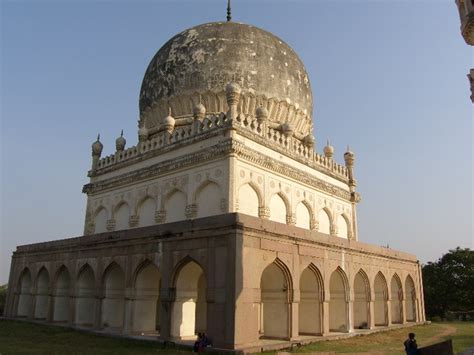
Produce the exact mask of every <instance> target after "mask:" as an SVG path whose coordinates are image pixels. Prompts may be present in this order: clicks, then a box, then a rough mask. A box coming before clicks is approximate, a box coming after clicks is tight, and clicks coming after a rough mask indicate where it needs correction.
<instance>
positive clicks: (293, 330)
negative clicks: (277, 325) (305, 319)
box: [288, 301, 299, 340]
mask: <svg viewBox="0 0 474 355" xmlns="http://www.w3.org/2000/svg"><path fill="white" fill-rule="evenodd" d="M298 311H299V302H294V301H293V302H291V303H289V312H288V315H289V317H290V319H289V323H290V340H293V339H295V338H297V337H298V336H299V319H298V315H299V313H298Z"/></svg>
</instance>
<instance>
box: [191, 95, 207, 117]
mask: <svg viewBox="0 0 474 355" xmlns="http://www.w3.org/2000/svg"><path fill="white" fill-rule="evenodd" d="M199 101H201V100H199ZM193 116H194V119H195V120H200V121H202V120H203V119H204V117H206V107H204V105H203V104H202V103H201V102H199V103H198V104H197V105H195V106H194V107H193Z"/></svg>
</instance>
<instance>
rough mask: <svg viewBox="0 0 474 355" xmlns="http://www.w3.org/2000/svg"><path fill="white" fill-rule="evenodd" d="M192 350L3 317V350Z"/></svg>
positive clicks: (0, 323)
mask: <svg viewBox="0 0 474 355" xmlns="http://www.w3.org/2000/svg"><path fill="white" fill-rule="evenodd" d="M33 353H34V354H65V355H73V354H189V353H190V351H189V350H187V351H186V350H177V349H172V348H167V349H163V346H162V345H161V344H156V343H150V342H143V341H137V340H128V339H116V338H110V337H104V336H97V335H93V334H89V333H83V332H78V331H74V330H72V329H67V328H62V327H54V326H47V325H42V324H31V323H26V322H17V321H10V320H0V354H1V355H7V354H33Z"/></svg>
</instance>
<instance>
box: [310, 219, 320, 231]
mask: <svg viewBox="0 0 474 355" xmlns="http://www.w3.org/2000/svg"><path fill="white" fill-rule="evenodd" d="M309 229H311V230H314V231H318V230H319V222H318V221H317V220H315V219H314V218H312V219H311V220H310V221H309Z"/></svg>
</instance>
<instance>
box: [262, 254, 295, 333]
mask: <svg viewBox="0 0 474 355" xmlns="http://www.w3.org/2000/svg"><path fill="white" fill-rule="evenodd" d="M282 264H283V263H282V262H281V261H279V260H276V261H274V262H273V263H271V264H270V265H268V266H267V267H266V268H265V270H263V272H262V277H261V279H260V292H261V303H260V319H261V321H260V333H261V335H262V336H264V337H267V338H283V339H287V338H288V337H289V322H290V318H289V307H290V305H289V292H290V290H291V280H290V279H289V272H285V271H287V270H284V265H282Z"/></svg>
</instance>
